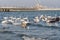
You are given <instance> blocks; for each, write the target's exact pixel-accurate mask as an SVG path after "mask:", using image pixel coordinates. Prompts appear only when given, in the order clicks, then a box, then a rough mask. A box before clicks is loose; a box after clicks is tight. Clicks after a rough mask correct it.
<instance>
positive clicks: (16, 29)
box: [0, 10, 60, 40]
mask: <svg viewBox="0 0 60 40" xmlns="http://www.w3.org/2000/svg"><path fill="white" fill-rule="evenodd" d="M40 15H47V16H55V15H56V16H60V10H55V11H54V10H53V11H20V12H0V40H60V23H58V26H55V25H54V24H53V25H54V26H48V25H47V24H46V23H45V22H40V23H39V25H38V24H36V25H33V24H32V25H29V26H27V27H29V29H27V28H26V29H25V28H22V27H21V26H15V25H11V24H7V25H6V24H1V22H2V19H3V17H10V16H13V17H16V18H18V17H20V16H21V17H26V16H28V18H29V20H30V21H32V19H33V18H34V17H35V16H40ZM3 27H6V28H5V29H4V28H3ZM3 30H6V31H3Z"/></svg>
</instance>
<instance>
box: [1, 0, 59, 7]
mask: <svg viewBox="0 0 60 40" xmlns="http://www.w3.org/2000/svg"><path fill="white" fill-rule="evenodd" d="M38 1H39V3H40V5H42V6H46V7H49V8H60V0H38ZM35 5H36V1H35V0H0V7H32V6H35Z"/></svg>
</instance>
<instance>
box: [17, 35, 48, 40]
mask: <svg viewBox="0 0 60 40" xmlns="http://www.w3.org/2000/svg"><path fill="white" fill-rule="evenodd" d="M17 36H18V37H21V38H22V39H23V40H47V38H40V37H36V36H33V35H26V34H18V35H17Z"/></svg>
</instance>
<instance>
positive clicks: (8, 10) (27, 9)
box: [0, 8, 60, 12]
mask: <svg viewBox="0 0 60 40" xmlns="http://www.w3.org/2000/svg"><path fill="white" fill-rule="evenodd" d="M44 10H46V11H48V10H60V8H44V9H41V8H40V9H36V8H0V12H14V11H44Z"/></svg>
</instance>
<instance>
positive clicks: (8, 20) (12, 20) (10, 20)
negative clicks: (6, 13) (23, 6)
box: [1, 15, 60, 28]
mask: <svg viewBox="0 0 60 40" xmlns="http://www.w3.org/2000/svg"><path fill="white" fill-rule="evenodd" d="M40 20H42V21H45V22H46V23H56V22H60V17H52V16H45V15H40V16H35V17H34V18H33V19H32V21H33V23H39V22H40ZM1 23H2V24H13V25H20V26H22V27H23V28H26V26H27V24H28V23H30V24H31V23H32V22H30V21H29V18H28V17H24V18H22V17H19V18H16V17H12V16H11V17H3V20H2V22H1Z"/></svg>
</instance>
